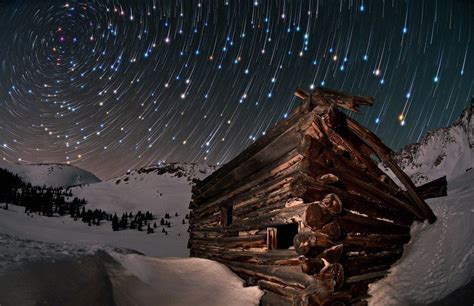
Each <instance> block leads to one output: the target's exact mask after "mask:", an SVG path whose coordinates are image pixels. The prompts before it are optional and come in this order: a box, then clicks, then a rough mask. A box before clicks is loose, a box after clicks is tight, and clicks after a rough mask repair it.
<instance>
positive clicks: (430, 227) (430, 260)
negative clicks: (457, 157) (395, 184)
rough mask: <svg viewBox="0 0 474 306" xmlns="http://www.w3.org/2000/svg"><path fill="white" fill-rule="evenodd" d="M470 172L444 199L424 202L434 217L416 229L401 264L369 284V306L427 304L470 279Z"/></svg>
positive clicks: (473, 229) (473, 239) (473, 246)
mask: <svg viewBox="0 0 474 306" xmlns="http://www.w3.org/2000/svg"><path fill="white" fill-rule="evenodd" d="M472 182H474V170H472V171H469V172H467V173H464V174H463V175H461V176H459V177H457V178H456V179H453V180H452V181H449V182H448V188H449V189H448V196H447V197H443V198H436V199H430V200H427V202H428V204H429V205H430V207H431V208H432V209H433V212H434V213H435V215H436V216H437V217H438V220H437V221H436V222H435V223H434V224H428V223H416V224H414V225H413V226H412V228H411V237H412V238H411V240H410V242H409V243H408V244H407V245H406V246H405V250H404V252H403V256H402V258H401V259H400V260H399V261H398V262H397V263H396V264H395V265H394V266H392V268H391V269H390V274H389V275H388V276H387V277H386V278H384V279H382V280H380V281H378V282H377V283H374V284H371V285H370V287H369V294H371V295H372V298H371V299H370V301H369V304H370V305H412V304H417V305H419V304H428V303H432V302H435V301H437V300H439V299H441V298H443V297H444V296H446V295H448V294H449V293H451V292H452V291H454V290H455V289H457V288H459V287H462V286H463V285H466V284H467V283H469V282H470V281H472V280H473V278H474V206H473V202H472V200H473V198H474V184H472Z"/></svg>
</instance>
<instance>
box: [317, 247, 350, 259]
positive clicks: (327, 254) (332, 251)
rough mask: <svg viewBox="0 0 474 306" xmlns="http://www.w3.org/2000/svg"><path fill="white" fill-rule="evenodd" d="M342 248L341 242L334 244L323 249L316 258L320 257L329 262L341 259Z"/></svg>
mask: <svg viewBox="0 0 474 306" xmlns="http://www.w3.org/2000/svg"><path fill="white" fill-rule="evenodd" d="M343 249H344V247H343V245H342V244H338V245H335V246H333V247H330V248H328V249H326V250H324V251H323V252H322V253H321V254H319V255H318V257H317V258H321V259H324V260H326V261H327V262H329V263H331V264H335V263H337V262H339V260H340V259H341V255H342V251H343Z"/></svg>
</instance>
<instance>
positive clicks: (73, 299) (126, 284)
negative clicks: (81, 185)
mask: <svg viewBox="0 0 474 306" xmlns="http://www.w3.org/2000/svg"><path fill="white" fill-rule="evenodd" d="M0 242H1V244H0V258H1V261H0V263H1V265H0V304H1V305H36V304H38V303H40V304H42V305H43V304H44V305H89V306H95V305H100V306H102V305H124V306H125V305H127V306H128V305H195V306H200V305H203V306H204V305H210V306H221V305H226V306H233V305H235V306H240V305H258V303H259V301H260V298H261V296H262V294H263V292H262V291H261V290H259V289H258V288H257V287H247V288H245V287H243V281H242V280H241V279H240V278H238V277H237V276H236V275H235V274H233V273H232V272H231V271H230V270H229V269H228V268H227V267H225V266H224V265H222V264H219V263H217V262H214V261H211V260H206V259H198V258H181V259H178V258H174V259H156V258H151V257H146V256H143V255H138V254H131V253H130V252H129V251H127V250H123V249H111V248H108V247H93V248H78V247H76V246H74V245H69V244H53V243H44V242H39V241H32V240H24V239H19V238H17V237H15V236H12V235H3V234H0ZM30 256H31V257H30Z"/></svg>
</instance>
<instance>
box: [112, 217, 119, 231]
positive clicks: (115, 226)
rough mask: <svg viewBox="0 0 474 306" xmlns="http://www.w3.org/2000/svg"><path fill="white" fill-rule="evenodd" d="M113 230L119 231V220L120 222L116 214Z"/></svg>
mask: <svg viewBox="0 0 474 306" xmlns="http://www.w3.org/2000/svg"><path fill="white" fill-rule="evenodd" d="M112 230H113V231H118V230H119V220H118V217H117V214H114V216H113V218H112Z"/></svg>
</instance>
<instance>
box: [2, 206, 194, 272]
mask: <svg viewBox="0 0 474 306" xmlns="http://www.w3.org/2000/svg"><path fill="white" fill-rule="evenodd" d="M0 206H3V205H0ZM9 208H10V210H4V209H0V234H8V235H13V236H15V237H19V238H21V239H27V240H34V241H42V242H48V243H60V244H62V243H67V244H74V245H77V246H79V247H88V248H96V247H98V246H106V245H107V246H112V247H118V248H124V249H131V250H136V251H138V252H140V253H143V254H146V255H148V256H159V257H187V256H189V250H188V249H187V247H186V244H187V241H188V232H187V229H188V225H187V224H185V225H182V224H181V220H182V218H172V219H171V222H172V223H173V224H174V223H176V224H177V225H173V226H172V227H171V228H166V230H167V231H168V235H165V234H163V233H161V227H159V228H158V229H157V231H156V233H154V234H150V235H147V234H146V232H139V231H137V230H124V231H119V232H114V231H112V226H111V224H110V222H105V221H104V222H103V224H102V225H100V226H88V225H87V224H86V223H83V222H81V221H74V220H73V219H71V218H70V217H45V216H40V215H34V216H33V218H31V217H29V216H28V215H26V214H25V213H24V210H25V209H24V207H20V206H15V205H9ZM175 220H176V222H175ZM0 254H1V248H0ZM40 254H41V253H39V255H38V256H40ZM1 260H3V259H2V257H1V256H0V261H1ZM0 266H1V265H0Z"/></svg>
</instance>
